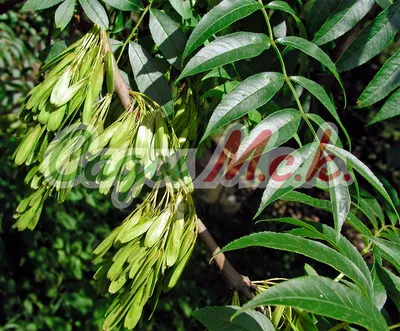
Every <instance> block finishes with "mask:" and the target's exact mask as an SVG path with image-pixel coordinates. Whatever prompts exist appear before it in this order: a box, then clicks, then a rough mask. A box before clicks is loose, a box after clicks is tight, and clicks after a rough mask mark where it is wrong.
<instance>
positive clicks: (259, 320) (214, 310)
mask: <svg viewBox="0 0 400 331" xmlns="http://www.w3.org/2000/svg"><path fill="white" fill-rule="evenodd" d="M239 309H240V307H234V306H228V307H205V308H202V309H198V310H196V311H194V312H193V313H192V315H193V316H194V317H195V318H196V319H198V320H199V321H200V322H201V323H202V324H203V325H204V326H205V327H206V328H207V329H209V330H210V331H220V330H222V329H223V330H227V331H239V330H242V331H246V330H247V331H275V328H274V326H273V325H272V323H271V322H270V320H269V319H268V318H267V317H266V316H265V315H263V314H261V313H259V312H258V311H247V312H245V313H244V314H242V315H240V316H238V317H237V318H235V319H234V320H232V321H231V317H232V316H233V314H234V313H236V312H237V311H238V310H239Z"/></svg>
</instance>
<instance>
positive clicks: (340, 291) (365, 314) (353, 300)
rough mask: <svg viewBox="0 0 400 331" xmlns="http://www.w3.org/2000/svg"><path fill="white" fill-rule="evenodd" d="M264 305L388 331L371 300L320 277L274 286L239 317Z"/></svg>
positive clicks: (249, 305) (258, 296) (246, 306)
mask: <svg viewBox="0 0 400 331" xmlns="http://www.w3.org/2000/svg"><path fill="white" fill-rule="evenodd" d="M266 305H284V306H290V307H296V308H299V309H304V310H307V311H309V312H312V313H314V314H318V315H322V316H327V317H331V318H334V319H338V320H340V321H345V322H348V323H354V324H358V325H361V326H363V327H365V328H367V329H369V330H373V331H387V330H388V327H387V324H386V321H385V319H384V318H383V316H382V315H381V313H380V312H379V310H378V309H377V308H376V307H375V306H374V305H373V303H372V302H371V301H370V300H368V299H367V298H365V297H364V296H362V295H361V294H360V293H359V292H357V291H354V290H352V289H351V288H349V287H347V286H344V285H342V284H339V283H338V282H335V281H333V280H331V279H329V278H324V277H320V276H305V277H301V278H296V279H291V280H288V281H286V282H283V283H280V284H278V285H275V286H273V287H271V288H269V289H267V290H266V291H264V292H263V293H261V294H259V295H257V296H256V297H255V298H254V299H253V300H251V301H250V302H248V303H246V304H245V305H244V306H243V308H242V309H241V310H240V311H239V313H240V312H244V311H246V310H248V309H251V308H254V307H257V306H266Z"/></svg>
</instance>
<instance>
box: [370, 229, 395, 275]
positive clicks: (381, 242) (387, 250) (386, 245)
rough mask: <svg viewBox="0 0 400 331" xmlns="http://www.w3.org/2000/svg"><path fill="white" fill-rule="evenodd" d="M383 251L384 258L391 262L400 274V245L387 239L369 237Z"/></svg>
mask: <svg viewBox="0 0 400 331" xmlns="http://www.w3.org/2000/svg"><path fill="white" fill-rule="evenodd" d="M368 239H369V240H371V241H372V242H373V243H374V244H375V245H376V246H378V247H379V248H380V250H381V253H382V257H383V258H384V259H385V260H387V261H389V262H390V263H391V264H393V266H394V267H395V268H396V269H397V271H399V272H400V244H397V243H395V242H393V241H389V240H386V239H381V238H375V237H369V238H368Z"/></svg>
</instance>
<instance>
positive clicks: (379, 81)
mask: <svg viewBox="0 0 400 331" xmlns="http://www.w3.org/2000/svg"><path fill="white" fill-rule="evenodd" d="M399 86H400V50H398V51H397V52H396V53H395V54H394V55H393V56H392V57H391V58H390V59H389V60H387V61H386V63H385V64H384V65H383V66H382V68H381V69H380V70H379V71H378V73H377V74H376V76H375V77H374V78H373V79H372V81H371V82H370V83H369V84H368V86H367V88H366V89H365V90H364V92H363V93H362V94H361V96H360V97H359V98H358V101H357V108H363V107H368V106H371V105H373V104H374V103H376V102H378V101H380V100H382V99H383V98H385V97H386V96H388V95H389V94H390V92H392V91H393V90H395V89H396V88H397V87H399Z"/></svg>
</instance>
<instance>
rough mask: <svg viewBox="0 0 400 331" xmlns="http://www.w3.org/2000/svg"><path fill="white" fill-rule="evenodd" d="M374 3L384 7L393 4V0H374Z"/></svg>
mask: <svg viewBox="0 0 400 331" xmlns="http://www.w3.org/2000/svg"><path fill="white" fill-rule="evenodd" d="M376 3H377V4H378V5H379V6H381V7H382V8H386V7H389V6H390V5H392V4H393V0H376Z"/></svg>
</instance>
